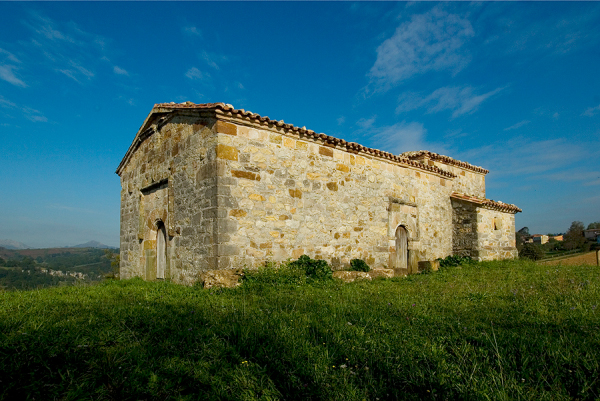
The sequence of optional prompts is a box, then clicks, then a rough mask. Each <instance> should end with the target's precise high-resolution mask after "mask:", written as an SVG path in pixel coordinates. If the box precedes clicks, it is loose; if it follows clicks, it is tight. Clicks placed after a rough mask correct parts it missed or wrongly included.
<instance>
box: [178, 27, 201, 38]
mask: <svg viewBox="0 0 600 401" xmlns="http://www.w3.org/2000/svg"><path fill="white" fill-rule="evenodd" d="M181 31H182V32H183V33H184V34H186V35H190V36H200V37H201V36H202V32H201V31H200V30H199V29H198V28H196V27H195V26H184V27H183V28H181Z"/></svg>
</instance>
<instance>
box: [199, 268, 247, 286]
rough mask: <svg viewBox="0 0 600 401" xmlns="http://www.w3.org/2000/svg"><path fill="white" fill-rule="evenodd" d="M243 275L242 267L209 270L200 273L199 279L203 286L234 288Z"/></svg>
mask: <svg viewBox="0 0 600 401" xmlns="http://www.w3.org/2000/svg"><path fill="white" fill-rule="evenodd" d="M243 276H244V272H243V270H242V269H226V270H209V271H207V272H202V273H200V281H201V282H202V285H203V286H204V288H213V287H214V288H234V287H238V286H239V285H241V283H240V279H241V278H242V277H243Z"/></svg>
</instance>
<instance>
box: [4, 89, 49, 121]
mask: <svg viewBox="0 0 600 401" xmlns="http://www.w3.org/2000/svg"><path fill="white" fill-rule="evenodd" d="M0 107H2V108H4V109H9V110H17V111H19V112H21V114H22V115H23V117H25V118H27V119H28V120H29V121H32V122H34V123H36V122H43V123H45V122H48V119H47V118H46V117H45V116H44V115H42V113H41V112H39V111H38V110H35V109H32V108H31V107H27V106H19V105H17V104H15V103H13V102H11V101H9V100H8V99H5V98H4V97H2V96H0Z"/></svg>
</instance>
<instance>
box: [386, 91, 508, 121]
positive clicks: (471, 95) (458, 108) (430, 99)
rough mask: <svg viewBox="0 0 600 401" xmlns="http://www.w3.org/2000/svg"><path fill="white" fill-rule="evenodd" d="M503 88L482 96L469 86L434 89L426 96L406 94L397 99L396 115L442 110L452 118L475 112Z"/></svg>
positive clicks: (412, 93)
mask: <svg viewBox="0 0 600 401" xmlns="http://www.w3.org/2000/svg"><path fill="white" fill-rule="evenodd" d="M502 89H504V88H497V89H494V90H492V91H489V92H487V93H483V94H477V93H475V91H474V89H473V88H472V87H470V86H465V87H443V88H439V89H436V90H435V91H434V92H433V93H432V94H430V95H428V96H422V95H421V94H419V93H414V92H408V93H404V94H402V95H401V96H400V97H399V98H398V103H399V104H398V107H397V108H396V112H397V113H401V112H407V111H411V110H416V109H419V108H426V109H427V112H428V113H437V112H440V111H444V110H450V111H452V117H458V116H461V115H463V114H470V113H473V112H475V111H476V110H477V109H478V108H479V105H480V104H481V103H483V102H484V101H485V100H487V99H489V98H490V97H492V96H493V95H495V94H497V93H498V92H500V91H501V90H502Z"/></svg>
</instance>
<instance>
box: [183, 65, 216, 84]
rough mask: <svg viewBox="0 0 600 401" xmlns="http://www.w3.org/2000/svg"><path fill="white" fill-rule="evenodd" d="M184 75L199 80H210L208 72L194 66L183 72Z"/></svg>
mask: <svg viewBox="0 0 600 401" xmlns="http://www.w3.org/2000/svg"><path fill="white" fill-rule="evenodd" d="M185 76H186V77H188V78H189V79H192V80H200V81H206V80H210V78H211V76H210V74H209V73H208V72H202V71H200V70H199V69H198V68H196V67H192V68H190V69H189V70H188V71H187V72H186V73H185Z"/></svg>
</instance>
